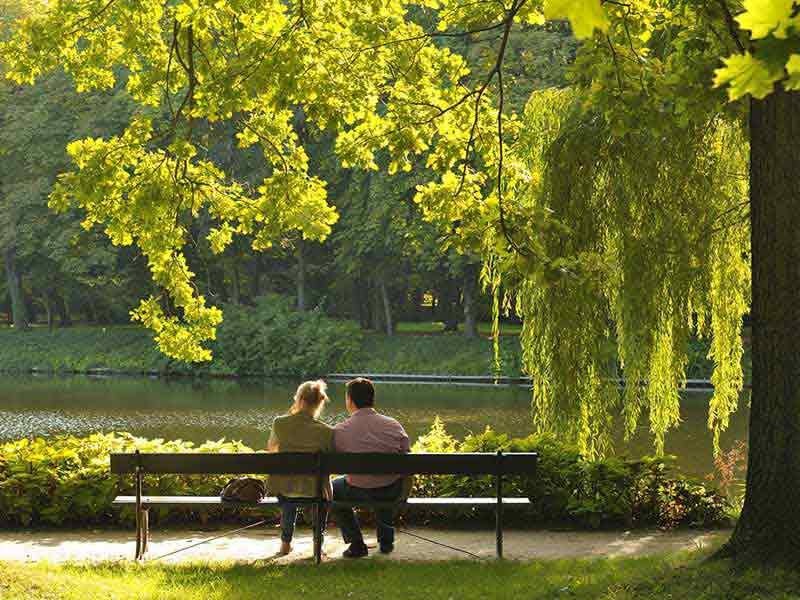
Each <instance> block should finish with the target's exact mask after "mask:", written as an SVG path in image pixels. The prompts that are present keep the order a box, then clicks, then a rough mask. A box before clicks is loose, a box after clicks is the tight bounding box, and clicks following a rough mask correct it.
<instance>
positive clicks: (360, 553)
mask: <svg viewBox="0 0 800 600" xmlns="http://www.w3.org/2000/svg"><path fill="white" fill-rule="evenodd" d="M368 554H369V550H367V545H366V544H365V543H364V542H361V543H360V544H350V547H349V548H348V549H347V550H345V551H344V552H342V556H343V557H344V558H364V557H365V556H367V555H368Z"/></svg>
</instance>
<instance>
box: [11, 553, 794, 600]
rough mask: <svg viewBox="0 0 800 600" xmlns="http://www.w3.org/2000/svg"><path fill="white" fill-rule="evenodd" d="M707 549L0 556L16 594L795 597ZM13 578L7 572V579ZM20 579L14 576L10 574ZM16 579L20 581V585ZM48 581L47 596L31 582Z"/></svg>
mask: <svg viewBox="0 0 800 600" xmlns="http://www.w3.org/2000/svg"><path fill="white" fill-rule="evenodd" d="M709 554H710V551H708V550H701V551H695V552H690V553H683V554H679V555H673V556H670V557H663V556H662V557H658V556H656V557H646V558H636V559H596V560H558V561H535V562H511V561H501V562H496V561H484V562H479V563H478V562H475V561H450V562H437V563H431V562H402V561H391V560H382V559H380V558H375V559H372V558H371V559H367V560H362V561H356V562H343V561H336V562H331V563H327V564H323V565H321V566H319V567H317V566H315V565H313V564H309V563H298V564H291V565H276V564H274V563H270V562H269V561H267V560H265V561H256V562H255V563H251V564H240V563H183V564H177V565H158V564H149V565H136V564H132V563H116V564H112V563H106V564H100V565H77V564H72V565H65V566H52V565H42V564H39V565H33V566H28V565H18V566H13V565H12V564H11V563H7V564H5V565H2V564H0V597H3V598H5V596H4V595H3V593H2V592H3V589H4V588H3V587H2V585H3V583H2V582H3V578H2V575H3V574H4V573H7V572H8V573H10V574H11V576H12V582H13V581H16V582H17V583H16V584H13V583H12V585H16V586H17V587H9V588H8V589H11V590H12V592H13V590H17V589H18V590H19V591H18V593H17V595H14V593H11V595H10V596H9V598H10V599H11V600H17V598H20V599H21V598H26V600H44V598H47V599H48V600H50V599H56V598H57V599H64V600H89V599H93V598H115V599H119V600H128V599H131V600H133V599H135V600H150V599H153V600H155V599H158V600H177V599H181V600H195V599H198V600H199V599H201V598H202V599H203V600H210V599H217V598H219V599H224V598H236V599H237V600H239V599H242V600H251V599H253V600H254V599H260V598H281V599H282V600H294V599H298V600H299V599H301V598H302V599H303V600H317V599H320V600H321V599H323V598H324V599H326V600H327V599H329V598H330V599H339V598H344V599H346V600H362V599H363V600H366V599H373V598H374V599H380V600H395V599H397V600H399V599H403V600H415V599H419V600H445V599H453V600H471V599H476V600H477V599H481V600H485V599H489V600H491V599H501V598H502V599H510V598H520V599H524V600H544V599H548V600H549V599H558V598H571V599H578V600H582V599H586V600H588V599H592V600H595V599H598V600H633V599H636V600H663V599H665V598H670V599H671V600H684V599H685V600H696V599H704V600H756V599H758V600H796V599H800V573H797V572H787V571H777V570H773V571H767V570H760V569H749V570H734V568H733V564H732V563H730V562H728V561H711V562H709V561H705V560H704V559H705V558H707V557H708V556H709ZM13 578H15V579H13ZM20 582H22V583H20ZM23 585H29V588H28V593H27V595H24V590H23V588H22V587H20V586H23ZM45 589H46V590H48V594H49V595H47V596H44V595H40V594H39V591H40V590H45Z"/></svg>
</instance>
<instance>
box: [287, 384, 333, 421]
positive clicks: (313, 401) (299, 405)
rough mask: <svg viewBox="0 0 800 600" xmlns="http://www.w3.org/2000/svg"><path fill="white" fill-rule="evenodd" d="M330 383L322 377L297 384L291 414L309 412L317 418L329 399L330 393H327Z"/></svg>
mask: <svg viewBox="0 0 800 600" xmlns="http://www.w3.org/2000/svg"><path fill="white" fill-rule="evenodd" d="M327 389H328V384H326V383H325V382H324V381H322V379H317V380H316V381H304V382H303V383H301V384H300V385H299V386H297V391H296V392H295V393H294V402H293V403H292V407H291V408H290V409H289V414H290V415H296V414H297V413H307V414H309V415H311V416H312V417H314V418H315V419H316V418H318V417H319V416H320V414H322V409H323V408H324V407H325V403H326V402H327V401H328V394H327V393H326V391H327Z"/></svg>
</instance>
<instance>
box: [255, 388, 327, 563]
mask: <svg viewBox="0 0 800 600" xmlns="http://www.w3.org/2000/svg"><path fill="white" fill-rule="evenodd" d="M326 390H327V386H326V385H325V382H324V381H322V380H318V381H306V382H305V383H301V384H300V386H299V387H298V388H297V392H296V393H295V395H294V402H293V404H292V406H291V408H290V409H289V413H288V414H286V415H284V416H282V417H278V418H277V419H275V422H274V423H273V425H272V433H271V434H270V437H269V442H267V450H268V451H270V452H332V451H333V429H332V428H331V427H329V426H328V425H326V424H325V423H323V422H322V421H320V420H319V416H320V415H321V414H322V409H323V408H324V407H325V403H326V402H327V401H328V395H327V394H326ZM325 487H326V489H324V490H322V491H323V494H324V495H325V497H326V498H330V497H331V489H330V483H328V484H327V485H326V486H325ZM269 488H270V491H271V492H272V493H273V494H275V495H276V496H277V497H278V500H279V501H280V506H281V550H280V553H281V554H283V555H285V554H289V553H290V552H291V551H292V537H293V535H294V525H295V522H296V520H297V509H298V507H299V506H298V504H297V503H296V502H292V499H293V498H295V499H297V498H314V497H316V495H317V490H316V481H315V479H314V477H312V476H304V477H303V476H293V475H272V476H270V485H269ZM326 516H327V515H326V512H325V511H324V510H323V511H322V513H321V514H320V518H321V519H322V526H323V528H324V527H325V520H326Z"/></svg>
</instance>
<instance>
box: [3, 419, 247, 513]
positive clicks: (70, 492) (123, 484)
mask: <svg viewBox="0 0 800 600" xmlns="http://www.w3.org/2000/svg"><path fill="white" fill-rule="evenodd" d="M136 449H139V450H141V451H143V452H248V451H251V450H250V449H249V448H247V447H246V446H244V445H242V444H241V443H239V442H226V441H224V440H220V441H217V442H206V443H204V444H202V445H200V446H195V445H194V444H193V443H191V442H183V441H181V440H176V441H170V442H166V441H164V440H160V439H156V440H146V439H143V438H136V437H134V436H132V435H130V434H127V433H119V434H117V433H111V434H95V435H91V436H89V437H86V438H76V437H70V436H61V437H53V438H47V439H43V438H36V439H32V440H31V439H21V440H17V441H14V442H7V443H4V444H0V526H3V527H16V526H26V527H27V526H30V525H59V526H60V525H91V524H99V523H125V524H130V523H132V522H133V510H132V509H130V508H127V509H124V510H115V509H113V508H112V506H111V502H112V500H113V499H114V497H115V496H116V495H117V494H133V493H134V491H133V478H132V477H130V476H128V477H117V476H115V475H112V474H111V472H110V463H109V455H110V454H111V453H113V452H133V451H134V450H136ZM227 480H228V478H227V477H225V476H202V477H201V476H180V475H149V476H148V477H147V479H146V484H147V489H146V491H147V492H148V493H152V494H165V495H167V494H168V495H173V494H174V495H184V494H185V495H200V496H209V495H211V496H213V495H216V494H218V493H219V490H221V489H222V486H223V485H224V484H225V482H226V481H227ZM151 513H153V517H154V518H156V519H157V520H159V521H165V520H169V521H189V520H196V519H197V518H199V517H198V515H196V514H193V513H191V512H188V511H187V510H185V509H174V508H161V509H158V511H151ZM234 513H235V511H232V510H230V509H226V511H225V513H223V511H222V510H218V511H216V512H212V513H210V515H211V516H212V517H221V516H225V515H232V514H234Z"/></svg>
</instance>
